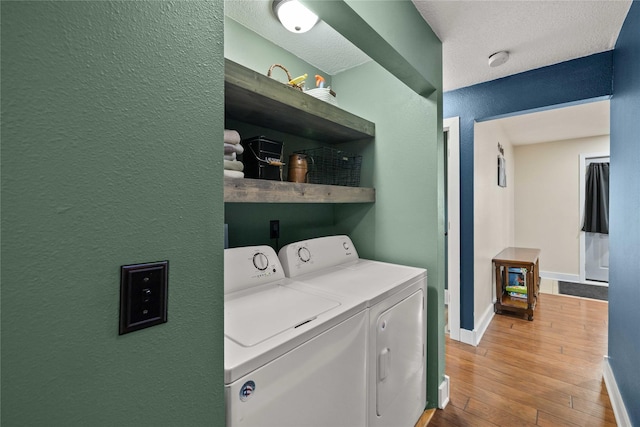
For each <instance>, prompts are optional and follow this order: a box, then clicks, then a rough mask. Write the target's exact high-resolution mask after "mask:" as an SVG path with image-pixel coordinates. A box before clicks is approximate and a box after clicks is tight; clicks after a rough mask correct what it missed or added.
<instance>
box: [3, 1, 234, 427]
mask: <svg viewBox="0 0 640 427" xmlns="http://www.w3.org/2000/svg"><path fill="white" fill-rule="evenodd" d="M1 15H2V16H1V19H2V28H1V31H2V33H1V36H2V39H1V40H2V70H1V71H2V82H1V85H2V86H1V90H2V100H1V107H2V153H1V154H2V157H1V162H2V166H1V174H2V200H1V201H2V276H1V278H2V302H1V303H2V310H1V311H2V419H1V423H2V425H7V426H12V425H13V426H19V425H22V426H88V425H91V426H116V425H117V426H133V425H136V426H142V425H147V426H149V425H154V426H170V425H172V426H178V425H217V426H220V425H222V424H223V423H224V388H223V384H224V380H223V346H222V342H223V271H222V268H223V263H222V259H223V252H222V246H223V242H222V237H223V229H222V223H223V190H222V156H221V147H220V142H219V141H220V140H221V137H222V131H223V127H224V121H223V120H224V119H223V117H224V112H223V108H224V103H223V72H222V70H223V25H224V24H223V20H222V16H223V2H222V1H221V0H213V1H206V2H128V1H123V2H106V1H100V2H40V1H37V2H9V1H3V2H2V3H1ZM157 260H169V302H168V307H169V315H168V319H169V320H168V323H165V324H162V325H158V326H154V327H152V328H149V329H144V330H141V331H136V332H133V333H130V334H127V335H123V336H119V335H118V313H119V308H118V306H119V293H120V284H119V281H120V266H121V265H123V264H131V263H140V262H149V261H157Z"/></svg>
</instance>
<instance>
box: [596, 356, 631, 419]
mask: <svg viewBox="0 0 640 427" xmlns="http://www.w3.org/2000/svg"><path fill="white" fill-rule="evenodd" d="M602 376H603V377H604V383H605V385H606V386H607V393H608V394H609V399H610V400H611V406H612V407H613V414H614V415H615V417H616V423H617V424H618V425H619V426H620V427H631V419H630V418H629V413H628V412H627V408H626V407H625V406H624V401H623V400H622V395H621V394H620V389H618V383H617V382H616V377H615V376H614V375H613V371H612V370H611V365H610V364H609V357H608V356H605V357H604V360H603V362H602Z"/></svg>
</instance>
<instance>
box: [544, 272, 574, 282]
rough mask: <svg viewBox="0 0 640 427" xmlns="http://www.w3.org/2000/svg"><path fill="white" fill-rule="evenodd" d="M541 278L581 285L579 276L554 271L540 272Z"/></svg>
mask: <svg viewBox="0 0 640 427" xmlns="http://www.w3.org/2000/svg"><path fill="white" fill-rule="evenodd" d="M540 277H542V278H544V279H552V280H559V281H561V282H573V283H580V275H579V274H567V273H554V272H553V271H542V270H541V271H540Z"/></svg>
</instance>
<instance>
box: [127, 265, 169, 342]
mask: <svg viewBox="0 0 640 427" xmlns="http://www.w3.org/2000/svg"><path fill="white" fill-rule="evenodd" d="M168 285H169V261H160V262H154V263H146V264H134V265H123V266H122V267H120V335H123V334H126V333H129V332H133V331H137V330H139V329H143V328H147V327H149V326H153V325H157V324H160V323H165V322H166V321H167V299H168V298H167V296H168V295H167V294H168Z"/></svg>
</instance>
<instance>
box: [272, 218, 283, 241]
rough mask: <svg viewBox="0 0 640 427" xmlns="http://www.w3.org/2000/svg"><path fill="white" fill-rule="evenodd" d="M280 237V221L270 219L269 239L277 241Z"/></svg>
mask: <svg viewBox="0 0 640 427" xmlns="http://www.w3.org/2000/svg"><path fill="white" fill-rule="evenodd" d="M279 237H280V220H279V219H272V220H271V221H270V222H269V238H270V239H277V238H279Z"/></svg>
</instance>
